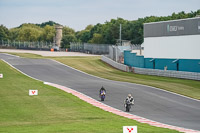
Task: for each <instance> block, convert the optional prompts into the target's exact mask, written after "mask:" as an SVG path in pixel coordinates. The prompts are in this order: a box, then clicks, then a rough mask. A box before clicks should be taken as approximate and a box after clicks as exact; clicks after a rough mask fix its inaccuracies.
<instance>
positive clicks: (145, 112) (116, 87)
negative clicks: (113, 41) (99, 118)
mask: <svg viewBox="0 0 200 133" xmlns="http://www.w3.org/2000/svg"><path fill="white" fill-rule="evenodd" d="M0 59H4V60H5V61H6V62H8V63H9V64H11V65H12V66H14V67H15V68H17V69H19V70H20V71H22V72H24V73H25V74H27V75H30V76H31V77H34V78H36V79H39V80H42V81H45V82H51V83H55V84H59V85H63V86H66V87H69V88H71V89H74V90H76V91H79V92H81V93H83V94H86V95H88V96H90V97H92V98H94V99H96V100H98V101H100V98H99V95H98V92H99V89H100V88H101V87H102V86H104V87H105V88H106V91H107V94H106V99H105V101H104V103H105V104H107V105H109V106H112V107H114V108H117V109H119V110H123V111H124V110H125V108H124V106H123V102H124V99H125V98H126V97H127V95H128V94H129V93H131V94H132V95H133V97H134V99H135V105H134V106H133V107H132V109H131V112H130V113H131V114H134V115H138V116H141V117H144V118H147V119H151V120H154V121H157V122H161V123H165V124H169V125H174V126H179V127H184V128H189V129H194V130H200V101H198V100H193V99H190V98H186V97H183V96H180V95H176V94H173V93H169V92H167V91H163V90H160V89H156V88H153V87H148V86H143V85H137V84H133V83H125V82H119V81H112V80H106V79H101V78H98V77H95V76H91V75H88V74H85V73H83V72H80V71H77V70H74V69H72V68H70V67H67V66H65V65H62V64H60V63H57V62H55V61H53V60H47V59H27V58H19V57H15V56H10V55H6V54H1V53H0ZM34 89H36V88H34ZM180 89H181V88H180Z"/></svg>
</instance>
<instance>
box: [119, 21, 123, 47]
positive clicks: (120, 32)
mask: <svg viewBox="0 0 200 133" xmlns="http://www.w3.org/2000/svg"><path fill="white" fill-rule="evenodd" d="M119 41H120V45H122V25H121V24H120V28H119Z"/></svg>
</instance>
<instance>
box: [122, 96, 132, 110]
mask: <svg viewBox="0 0 200 133" xmlns="http://www.w3.org/2000/svg"><path fill="white" fill-rule="evenodd" d="M128 103H129V104H130V105H133V104H134V99H133V97H132V95H131V94H128V97H127V98H126V99H125V101H124V106H125V108H126V106H127V104H128ZM126 111H128V110H126Z"/></svg>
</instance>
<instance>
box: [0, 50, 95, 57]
mask: <svg viewBox="0 0 200 133" xmlns="http://www.w3.org/2000/svg"><path fill="white" fill-rule="evenodd" d="M0 52H8V53H29V54H37V55H41V56H52V57H53V56H55V57H58V56H96V55H92V54H85V53H79V52H59V51H55V52H51V51H38V50H20V49H0Z"/></svg>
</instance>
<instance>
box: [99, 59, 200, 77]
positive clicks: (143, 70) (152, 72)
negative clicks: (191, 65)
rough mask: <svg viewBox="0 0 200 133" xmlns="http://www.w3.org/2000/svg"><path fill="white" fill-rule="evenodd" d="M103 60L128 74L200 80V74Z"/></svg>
mask: <svg viewBox="0 0 200 133" xmlns="http://www.w3.org/2000/svg"><path fill="white" fill-rule="evenodd" d="M101 60H102V61H104V62H106V63H108V64H110V65H111V66H113V67H115V68H117V69H119V70H122V71H126V72H133V73H137V74H145V75H155V76H164V77H174V78H181V79H192V80H200V73H195V72H184V71H170V70H158V69H146V68H137V67H129V66H127V65H124V64H120V63H117V62H115V61H113V60H111V59H110V58H108V57H106V56H102V57H101Z"/></svg>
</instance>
